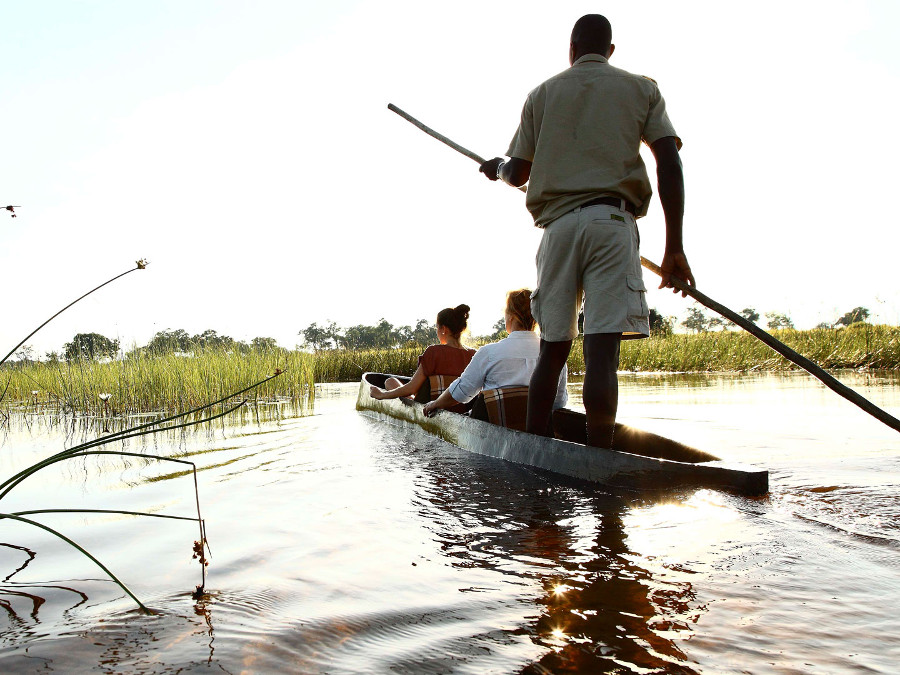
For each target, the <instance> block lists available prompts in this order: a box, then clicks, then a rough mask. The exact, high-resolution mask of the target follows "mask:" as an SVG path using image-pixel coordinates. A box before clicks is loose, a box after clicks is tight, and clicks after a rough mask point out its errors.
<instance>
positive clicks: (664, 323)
mask: <svg viewBox="0 0 900 675" xmlns="http://www.w3.org/2000/svg"><path fill="white" fill-rule="evenodd" d="M671 334H672V319H671V318H669V317H665V316H663V315H662V314H660V313H659V312H657V311H656V310H655V309H653V308H652V307H651V308H650V335H659V336H665V335H671Z"/></svg>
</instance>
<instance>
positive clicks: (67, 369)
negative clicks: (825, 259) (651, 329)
mask: <svg viewBox="0 0 900 675" xmlns="http://www.w3.org/2000/svg"><path fill="white" fill-rule="evenodd" d="M773 334H774V335H775V336H776V337H777V338H778V339H779V340H781V341H782V342H784V343H785V344H787V345H788V346H789V347H791V348H792V349H794V350H796V351H798V352H799V353H801V354H803V355H804V356H806V357H807V358H810V359H812V360H813V361H815V362H816V363H818V364H819V365H820V366H822V367H823V368H830V369H840V368H854V369H859V368H866V369H873V370H896V369H900V327H896V326H873V325H869V324H862V323H860V324H855V325H853V326H850V327H849V328H844V329H840V330H838V329H829V328H825V329H814V330H808V331H799V330H780V331H774V332H773ZM423 349H424V347H417V346H411V347H404V348H400V349H370V350H361V351H349V350H341V349H335V350H326V351H322V352H318V353H316V354H309V353H306V352H299V351H287V350H273V351H268V352H254V353H251V354H237V353H227V352H224V351H216V350H208V351H204V352H201V353H200V354H198V355H196V356H175V355H174V354H169V355H166V356H157V357H150V356H145V355H143V356H136V357H133V358H128V359H125V360H124V361H117V362H112V363H104V364H101V363H93V362H90V361H88V362H73V363H60V364H47V363H32V364H28V365H27V366H24V367H22V366H19V365H16V366H13V367H9V368H6V369H4V370H2V371H0V388H2V387H3V386H5V384H6V378H7V377H9V378H10V387H9V392H8V394H7V397H6V401H7V402H13V401H17V402H29V403H34V402H37V403H40V404H45V405H46V404H49V405H51V406H59V407H63V408H65V409H69V410H75V411H77V412H81V413H90V412H106V411H105V410H104V406H103V404H102V402H101V401H100V394H101V393H103V394H111V398H110V409H111V411H113V412H116V413H137V412H148V411H163V410H187V409H189V408H192V407H196V406H198V405H202V404H204V403H206V402H207V401H212V400H216V399H218V398H220V397H222V396H224V395H226V394H227V393H228V392H230V391H237V390H239V389H242V388H243V387H244V386H246V385H247V384H248V383H250V382H254V381H257V380H259V379H262V378H263V377H264V376H266V375H269V374H271V373H274V372H275V369H276V368H281V369H282V370H284V371H285V373H284V374H283V375H282V376H281V377H278V378H276V379H274V380H272V381H271V382H267V383H266V384H264V385H262V386H261V387H259V389H258V390H257V391H256V392H255V393H254V394H253V396H254V397H258V398H259V399H260V400H272V399H285V398H287V399H290V400H292V401H294V402H296V403H299V404H300V405H301V407H302V406H303V405H305V404H307V403H309V402H311V401H312V399H313V397H314V389H313V384H314V383H315V382H353V381H356V380H358V379H359V377H360V375H361V374H362V373H363V372H366V371H375V372H383V373H396V374H398V375H412V373H413V372H415V369H416V365H417V363H418V357H419V355H420V354H421V353H422V351H423ZM796 368H797V366H795V365H794V364H793V363H791V362H790V361H788V360H786V359H784V358H782V357H781V356H779V355H778V354H776V353H775V352H773V351H772V350H771V349H769V348H768V347H767V346H765V345H764V344H763V343H762V342H760V341H759V340H757V339H756V338H754V337H753V336H752V335H750V334H748V333H745V332H743V331H723V332H714V333H698V334H674V335H669V336H664V337H660V336H654V337H652V338H650V339H648V340H630V341H626V342H624V343H623V344H622V357H621V361H620V369H621V370H625V371H634V372H640V371H644V372H647V371H654V372H659V371H669V372H710V371H739V372H740V371H744V372H746V371H760V370H766V371H779V370H791V369H796ZM569 371H570V372H571V373H572V374H573V375H574V374H578V373H583V372H584V357H583V354H582V350H581V343H580V340H576V344H575V346H574V347H573V349H572V353H571V355H570V356H569ZM35 391H36V392H37V394H32V392H35Z"/></svg>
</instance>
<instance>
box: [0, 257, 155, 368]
mask: <svg viewBox="0 0 900 675" xmlns="http://www.w3.org/2000/svg"><path fill="white" fill-rule="evenodd" d="M146 267H147V261H146V260H138V261H137V266H136V267H132V268H131V269H130V270H128V271H127V272H122V273H121V274H117V275H116V276H114V277H113V278H112V279H110V280H109V281H104V282H103V283H102V284H100V285H99V286H97V287H96V288H94V289H92V290H90V291H88V292H87V293H85V294H84V295H82V296H81V297H80V298H76V299H75V300H73V301H72V302H70V303H69V304H68V305H66V306H65V307H63V308H62V309H61V310H59V311H58V312H57V313H56V314H54V315H53V316H51V317H50V318H49V319H47V320H46V321H44V323H42V324H41V325H40V326H38V327H37V328H35V329H34V330H33V331H31V332H30V333H29V334H28V335H26V336H25V339H24V340H22V341H21V342H20V343H19V344H17V345H16V346H15V347H13V348H12V349H11V350H10V352H9V354H7V355H6V356H4V357H3V358H2V359H0V365H2V364H3V363H6V360H7V359H8V358H9V357H10V356H12V355H13V354H14V353H15V352H16V350H17V349H18V348H19V347H21V346H22V345H24V344H25V343H26V342H28V340H29V339H30V338H31V336H32V335H34V334H35V333H37V332H38V331H39V330H40V329H41V328H43V327H44V326H46V325H47V324H48V323H50V322H51V321H53V319H55V318H56V317H58V316H59V315H60V314H62V313H63V312H65V311H66V310H67V309H69V307H71V306H72V305H74V304H75V303H77V302H80V301H81V300H84V299H85V298H86V297H87V296H89V295H90V294H91V293H94V292H95V291H99V290H100V289H101V288H103V287H104V286H106V285H108V284H111V283H112V282H114V281H115V280H116V279H121V278H122V277H124V276H125V275H126V274H131V273H132V272H135V271H137V270H142V269H145V268H146Z"/></svg>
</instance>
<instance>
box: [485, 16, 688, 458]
mask: <svg viewBox="0 0 900 675" xmlns="http://www.w3.org/2000/svg"><path fill="white" fill-rule="evenodd" d="M614 50H615V45H613V44H612V28H611V27H610V24H609V21H607V20H606V18H605V17H603V16H600V15H599V14H588V15H585V16H583V17H581V18H580V19H579V20H578V21H577V22H576V23H575V27H574V28H573V29H572V38H571V42H570V44H569V63H570V64H571V66H572V67H571V68H569V69H568V70H565V71H563V72H562V73H560V74H558V75H556V76H555V77H552V78H550V79H549V80H547V81H546V82H544V83H543V84H541V85H539V86H538V87H537V88H536V89H535V90H533V91H532V92H531V93H530V94H529V95H528V99H527V100H526V101H525V107H524V108H523V110H522V119H521V122H520V123H519V128H518V130H517V131H516V135H515V136H514V137H513V140H512V143H511V144H510V146H509V150H508V151H507V155H508V156H509V157H510V159H509V161H504V160H503V159H502V158H501V157H496V158H494V159H491V160H488V161H487V162H485V163H484V164H482V165H481V169H480V170H481V172H482V173H484V174H485V175H486V176H487V177H488V178H489V179H490V180H497V179H501V180H503V181H504V182H505V183H508V184H510V185H513V186H515V187H519V186H521V185H524V184H525V183H526V182H527V183H528V195H527V197H526V201H525V203H526V206H527V207H528V210H529V211H530V212H531V214H532V216H533V217H534V224H535V225H536V226H537V227H540V228H543V229H544V234H543V238H542V239H541V244H540V247H539V248H538V252H537V288H536V289H535V290H534V292H533V293H532V295H531V311H532V313H533V314H534V317H535V319H537V322H538V324H539V325H540V328H541V350H540V356H539V358H538V363H537V367H536V368H535V371H534V374H533V375H532V377H531V383H530V389H529V395H528V423H527V428H528V431H529V432H531V433H535V434H540V435H542V436H549V435H552V426H551V412H552V405H553V397H554V395H555V392H556V383H557V381H558V378H559V374H560V371H561V370H562V367H563V366H564V365H565V363H566V359H567V358H568V356H569V351H570V350H571V348H572V340H573V339H574V338H575V336H576V335H577V334H578V310H579V307H580V306H581V304H582V298H583V301H584V361H585V369H586V371H587V372H586V373H585V377H584V407H585V409H586V411H587V442H588V445H592V446H596V447H602V448H609V447H612V440H613V431H614V429H615V422H616V409H617V408H618V396H619V394H618V381H617V379H616V370H617V369H618V367H619V343H620V341H621V340H627V339H632V338H644V337H647V336H649V334H650V325H649V317H648V310H647V301H646V298H645V292H646V289H645V287H644V282H643V279H642V276H641V261H640V253H639V252H638V241H639V236H638V231H637V224H636V222H635V221H636V219H637V218H640V217H641V216H643V215H645V214H646V213H647V207H648V206H649V202H650V197H651V195H652V194H653V191H652V188H651V187H650V181H649V178H648V176H647V171H646V168H645V167H644V162H643V161H642V160H641V156H640V153H639V150H640V145H641V142H642V141H643V142H645V143H647V144H648V145H649V146H650V149H651V150H652V151H653V156H654V158H655V160H656V175H657V185H658V189H659V197H660V201H661V202H662V207H663V212H664V213H665V219H666V250H665V255H664V256H663V261H662V270H663V276H662V283H661V284H660V286H659V287H660V288H663V287H669V288H671V287H672V283H671V281H670V279H671V277H673V276H674V277H677V278H679V279H682V280H684V281H686V282H687V283H688V284H690V285H691V286H693V285H694V277H693V275H692V274H691V268H690V265H688V261H687V257H686V256H685V254H684V248H683V245H682V240H681V230H682V218H683V214H684V179H683V175H682V169H681V160H680V158H679V156H678V149H679V148H680V147H681V139H680V138H678V136H677V135H676V133H675V129H674V127H673V126H672V123H671V122H670V121H669V117H668V115H667V114H666V105H665V101H663V98H662V96H661V95H660V93H659V89H658V88H657V86H656V83H655V82H654V81H653V80H650V79H649V78H646V77H642V76H640V75H632V74H631V73H628V72H626V71H624V70H620V69H618V68H614V67H612V66H611V65H609V63H608V60H609V58H610V56H612V53H613V51H614ZM674 292H677V290H675V291H674Z"/></svg>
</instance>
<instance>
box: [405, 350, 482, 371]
mask: <svg viewBox="0 0 900 675" xmlns="http://www.w3.org/2000/svg"><path fill="white" fill-rule="evenodd" d="M473 356H475V350H474V349H467V348H463V349H457V348H456V347H451V346H449V345H431V346H430V347H429V348H428V349H426V350H425V351H424V352H423V353H422V356H420V357H419V366H420V367H421V368H422V370H423V372H424V373H425V377H428V376H430V375H453V376H454V377H459V376H460V375H462V371H464V370H465V369H466V366H467V365H469V361H471V360H472V357H473Z"/></svg>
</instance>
